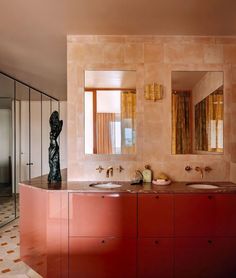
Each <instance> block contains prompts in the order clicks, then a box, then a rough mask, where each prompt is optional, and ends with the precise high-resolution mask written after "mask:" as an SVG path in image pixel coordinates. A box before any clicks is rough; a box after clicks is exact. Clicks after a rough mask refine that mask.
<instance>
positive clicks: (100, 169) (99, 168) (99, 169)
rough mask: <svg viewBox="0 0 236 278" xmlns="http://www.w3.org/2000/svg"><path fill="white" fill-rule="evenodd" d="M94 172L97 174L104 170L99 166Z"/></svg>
mask: <svg viewBox="0 0 236 278" xmlns="http://www.w3.org/2000/svg"><path fill="white" fill-rule="evenodd" d="M96 170H97V171H98V172H99V173H102V171H103V170H104V168H102V166H101V165H99V166H98V168H96Z"/></svg>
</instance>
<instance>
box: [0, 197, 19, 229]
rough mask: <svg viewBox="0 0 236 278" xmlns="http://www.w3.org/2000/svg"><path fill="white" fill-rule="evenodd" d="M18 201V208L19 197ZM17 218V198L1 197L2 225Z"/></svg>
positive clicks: (0, 215)
mask: <svg viewBox="0 0 236 278" xmlns="http://www.w3.org/2000/svg"><path fill="white" fill-rule="evenodd" d="M16 201H17V205H16V207H17V210H18V204H19V198H17V199H16ZM14 218H15V200H14V197H0V226H2V224H5V223H7V222H9V221H10V220H11V219H14Z"/></svg>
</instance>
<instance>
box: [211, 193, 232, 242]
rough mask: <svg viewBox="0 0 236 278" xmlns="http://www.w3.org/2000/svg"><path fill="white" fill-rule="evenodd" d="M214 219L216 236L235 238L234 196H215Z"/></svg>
mask: <svg viewBox="0 0 236 278" xmlns="http://www.w3.org/2000/svg"><path fill="white" fill-rule="evenodd" d="M215 217H216V225H215V235H216V236H236V195H234V194H217V195H216V207H215Z"/></svg>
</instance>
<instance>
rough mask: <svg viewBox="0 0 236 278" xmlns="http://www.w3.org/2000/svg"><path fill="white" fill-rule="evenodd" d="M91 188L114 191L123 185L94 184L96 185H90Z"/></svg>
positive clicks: (110, 183) (109, 183)
mask: <svg viewBox="0 0 236 278" xmlns="http://www.w3.org/2000/svg"><path fill="white" fill-rule="evenodd" d="M90 186H92V187H95V188H101V189H112V188H119V187H121V186H122V185H121V184H118V183H112V182H108V183H94V184H90Z"/></svg>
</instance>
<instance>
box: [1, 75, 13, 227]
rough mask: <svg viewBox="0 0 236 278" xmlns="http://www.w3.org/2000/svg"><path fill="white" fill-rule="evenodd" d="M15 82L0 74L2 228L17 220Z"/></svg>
mask: <svg viewBox="0 0 236 278" xmlns="http://www.w3.org/2000/svg"><path fill="white" fill-rule="evenodd" d="M13 100H14V82H13V80H11V79H10V78H8V77H6V76H4V75H1V74H0V227H1V226H2V225H4V224H6V223H7V222H9V221H11V220H13V219H14V218H15V213H16V202H15V201H16V200H15V183H14V144H13V142H14V141H13V138H14V121H13V119H14V101H13Z"/></svg>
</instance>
